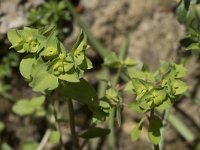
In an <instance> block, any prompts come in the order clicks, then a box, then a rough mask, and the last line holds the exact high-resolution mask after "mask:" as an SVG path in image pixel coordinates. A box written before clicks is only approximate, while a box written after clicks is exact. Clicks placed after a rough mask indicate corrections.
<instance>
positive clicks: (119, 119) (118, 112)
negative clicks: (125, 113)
mask: <svg viewBox="0 0 200 150" xmlns="http://www.w3.org/2000/svg"><path fill="white" fill-rule="evenodd" d="M116 107H117V109H116V118H117V123H118V125H119V127H121V124H122V106H121V105H120V104H118V105H117V106H116Z"/></svg>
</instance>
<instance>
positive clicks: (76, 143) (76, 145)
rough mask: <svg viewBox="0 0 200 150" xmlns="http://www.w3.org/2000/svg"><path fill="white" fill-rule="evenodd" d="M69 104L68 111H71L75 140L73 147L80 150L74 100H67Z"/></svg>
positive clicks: (70, 116)
mask: <svg viewBox="0 0 200 150" xmlns="http://www.w3.org/2000/svg"><path fill="white" fill-rule="evenodd" d="M67 102H68V110H69V125H70V131H71V135H72V138H73V147H74V149H75V150H80V146H79V138H78V136H77V133H76V130H75V121H74V119H75V115H74V107H73V103H72V99H69V100H67Z"/></svg>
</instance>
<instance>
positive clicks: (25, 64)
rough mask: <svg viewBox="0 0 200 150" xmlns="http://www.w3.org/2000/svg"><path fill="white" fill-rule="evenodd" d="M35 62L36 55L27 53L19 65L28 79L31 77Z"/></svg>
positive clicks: (21, 71)
mask: <svg viewBox="0 0 200 150" xmlns="http://www.w3.org/2000/svg"><path fill="white" fill-rule="evenodd" d="M34 62H35V58H34V55H31V54H30V55H27V56H25V57H24V58H23V59H22V61H21V62H20V65H19V70H20V73H21V74H22V76H23V77H24V78H26V79H28V80H30V79H31V71H32V66H33V63H34Z"/></svg>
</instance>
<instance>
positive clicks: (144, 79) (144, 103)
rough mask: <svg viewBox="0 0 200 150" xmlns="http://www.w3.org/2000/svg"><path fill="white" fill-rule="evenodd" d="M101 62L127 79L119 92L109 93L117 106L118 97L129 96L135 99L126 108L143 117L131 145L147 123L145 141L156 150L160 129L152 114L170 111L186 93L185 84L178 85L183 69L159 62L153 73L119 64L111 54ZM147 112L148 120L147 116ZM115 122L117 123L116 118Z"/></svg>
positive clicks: (131, 64) (128, 62)
mask: <svg viewBox="0 0 200 150" xmlns="http://www.w3.org/2000/svg"><path fill="white" fill-rule="evenodd" d="M104 60H105V61H104V63H105V65H107V66H108V67H111V68H117V69H118V70H121V73H122V72H123V73H125V74H126V75H127V76H128V78H129V79H128V82H127V84H126V86H125V87H124V89H123V90H122V91H121V92H114V91H113V92H112V93H114V95H115V97H118V104H119V102H120V103H121V104H123V102H122V98H121V97H122V96H120V95H121V93H123V92H130V93H132V94H133V95H134V96H135V100H134V101H133V102H132V103H131V104H130V107H129V108H130V109H131V110H133V111H134V112H138V113H143V114H145V117H143V118H142V119H141V121H140V122H139V123H138V125H137V126H136V127H135V128H133V130H132V133H131V139H132V141H136V140H137V139H138V138H139V136H140V133H141V130H142V127H143V123H144V121H145V119H148V121H149V126H148V137H149V139H150V141H151V142H152V143H153V144H154V148H155V149H159V146H158V144H159V142H160V140H161V132H160V129H161V128H162V127H163V126H164V125H163V124H162V119H160V117H159V115H156V110H157V111H161V110H167V109H169V108H171V107H172V105H173V104H174V103H175V102H176V101H177V99H178V97H179V96H180V95H181V94H183V93H184V92H185V91H186V90H187V88H188V87H187V85H186V83H185V82H183V81H182V78H183V77H184V76H185V75H186V69H185V67H184V66H183V65H182V64H179V65H178V64H175V63H173V62H171V63H170V62H165V61H161V62H160V67H159V69H158V70H157V71H155V72H154V73H153V72H151V71H150V70H149V68H148V66H147V65H136V63H135V62H134V61H133V60H131V59H128V58H126V59H124V60H122V59H120V58H118V56H117V55H116V54H114V53H111V54H110V55H108V56H107V57H106V58H105V59H104ZM109 93H111V92H109ZM115 99H116V98H115ZM115 99H113V100H115ZM114 102H116V101H114ZM117 112H118V110H117ZM149 112H150V116H148V113H149ZM116 115H117V113H116ZM147 116H148V117H147ZM117 120H118V122H119V119H118V117H117Z"/></svg>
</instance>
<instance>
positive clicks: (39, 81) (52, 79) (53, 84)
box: [30, 70, 59, 93]
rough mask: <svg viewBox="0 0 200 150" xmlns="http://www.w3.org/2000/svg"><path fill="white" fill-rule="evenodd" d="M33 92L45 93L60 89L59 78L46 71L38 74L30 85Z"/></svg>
mask: <svg viewBox="0 0 200 150" xmlns="http://www.w3.org/2000/svg"><path fill="white" fill-rule="evenodd" d="M30 85H31V87H32V88H33V91H36V92H42V93H45V92H47V91H51V90H54V89H56V88H57V87H58V85H59V83H58V78H57V77H56V76H54V75H52V74H49V73H48V72H47V71H45V70H41V71H40V72H38V73H37V74H36V75H35V76H34V78H33V80H32V82H31V83H30Z"/></svg>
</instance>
